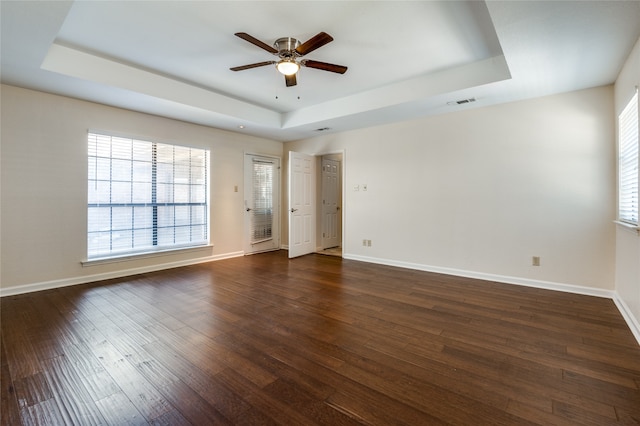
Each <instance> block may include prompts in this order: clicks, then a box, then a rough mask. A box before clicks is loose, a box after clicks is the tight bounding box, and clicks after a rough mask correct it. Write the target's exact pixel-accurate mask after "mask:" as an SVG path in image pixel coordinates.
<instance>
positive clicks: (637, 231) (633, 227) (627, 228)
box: [613, 220, 640, 235]
mask: <svg viewBox="0 0 640 426" xmlns="http://www.w3.org/2000/svg"><path fill="white" fill-rule="evenodd" d="M613 223H615V224H616V225H618V226H619V227H620V228H622V229H624V230H625V231H627V232H633V233H634V234H636V235H640V226H637V225H632V224H630V223H626V222H620V221H619V220H614V221H613Z"/></svg>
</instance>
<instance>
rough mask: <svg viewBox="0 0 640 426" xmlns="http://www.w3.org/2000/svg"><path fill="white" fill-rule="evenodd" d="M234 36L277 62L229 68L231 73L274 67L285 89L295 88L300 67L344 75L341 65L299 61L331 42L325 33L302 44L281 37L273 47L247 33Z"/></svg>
mask: <svg viewBox="0 0 640 426" xmlns="http://www.w3.org/2000/svg"><path fill="white" fill-rule="evenodd" d="M235 35H236V36H237V37H240V38H241V39H243V40H245V41H248V42H249V43H251V44H253V45H256V46H258V47H259V48H261V49H264V50H266V51H267V52H269V53H271V54H272V55H275V56H277V57H278V58H279V60H277V61H265V62H257V63H255V64H249V65H242V66H239V67H233V68H230V70H231V71H243V70H248V69H251V68H257V67H263V66H266V65H275V66H276V68H277V69H278V71H279V72H280V73H281V74H284V80H285V83H286V85H287V87H290V86H295V85H296V84H297V81H296V73H297V72H298V71H299V70H300V67H301V66H303V67H307V68H315V69H319V70H323V71H330V72H335V73H338V74H344V73H345V72H347V67H345V66H343V65H335V64H328V63H326V62H319V61H313V60H311V59H302V60H300V59H299V58H301V57H302V56H304V55H306V54H307V53H311V52H313V51H314V50H316V49H318V48H320V47H322V46H324V45H325V44H327V43H330V42H332V41H333V37H331V36H330V35H329V34H327V33H325V32H321V33H318V34H317V35H315V36H313V37H311V38H310V39H309V40H307V41H305V42H304V43H300V40H297V39H295V38H293V37H282V38H279V39H277V40H276V41H275V43H273V46H269V45H268V44H266V43H264V42H262V41H260V40H258V39H257V38H255V37H253V36H250V35H249V34H247V33H235Z"/></svg>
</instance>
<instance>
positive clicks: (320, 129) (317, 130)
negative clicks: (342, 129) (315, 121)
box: [315, 127, 331, 132]
mask: <svg viewBox="0 0 640 426" xmlns="http://www.w3.org/2000/svg"><path fill="white" fill-rule="evenodd" d="M330 129H331V127H320V128H319V129H316V130H315V131H316V132H324V131H325V130H330Z"/></svg>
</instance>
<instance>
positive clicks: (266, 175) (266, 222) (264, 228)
mask: <svg viewBox="0 0 640 426" xmlns="http://www.w3.org/2000/svg"><path fill="white" fill-rule="evenodd" d="M274 171H275V164H274V163H273V162H272V161H263V160H256V159H254V160H253V200H252V201H253V209H252V210H251V244H258V243H262V242H265V241H269V240H271V239H272V238H273V177H274Z"/></svg>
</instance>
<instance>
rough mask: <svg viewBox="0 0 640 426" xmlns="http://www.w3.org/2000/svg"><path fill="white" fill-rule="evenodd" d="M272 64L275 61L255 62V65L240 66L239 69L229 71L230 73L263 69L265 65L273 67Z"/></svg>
mask: <svg viewBox="0 0 640 426" xmlns="http://www.w3.org/2000/svg"><path fill="white" fill-rule="evenodd" d="M273 64H275V61H266V62H257V63H255V64H249V65H241V66H239V67H233V68H229V69H230V70H231V71H243V70H249V69H251V68H258V67H264V66H266V65H273Z"/></svg>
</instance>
